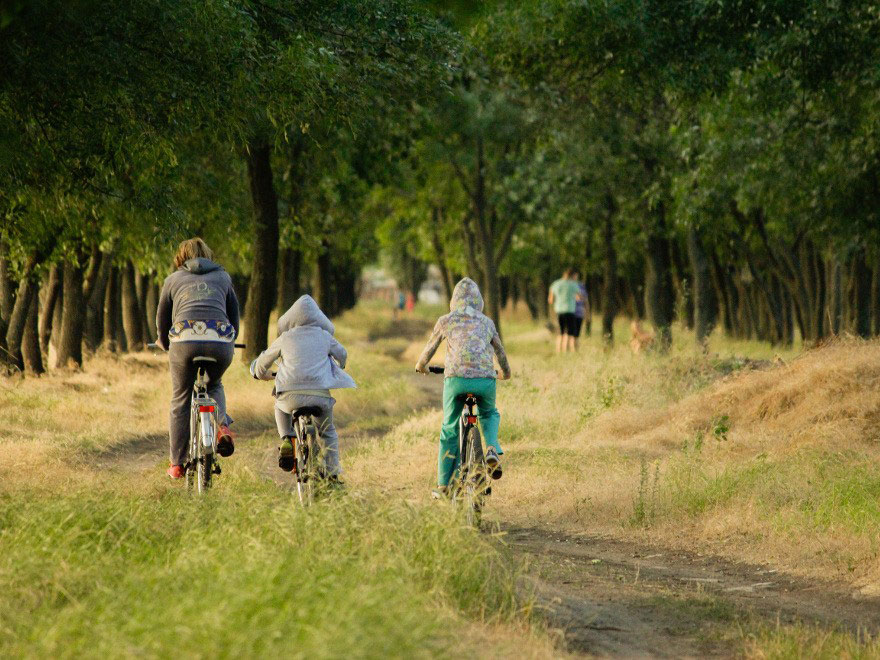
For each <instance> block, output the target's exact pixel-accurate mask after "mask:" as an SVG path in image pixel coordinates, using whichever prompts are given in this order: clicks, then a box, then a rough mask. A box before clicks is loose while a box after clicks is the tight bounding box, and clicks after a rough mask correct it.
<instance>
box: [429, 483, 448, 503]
mask: <svg viewBox="0 0 880 660" xmlns="http://www.w3.org/2000/svg"><path fill="white" fill-rule="evenodd" d="M431 497H432V498H434V499H435V500H448V499H449V486H437V487H436V488H432V489H431Z"/></svg>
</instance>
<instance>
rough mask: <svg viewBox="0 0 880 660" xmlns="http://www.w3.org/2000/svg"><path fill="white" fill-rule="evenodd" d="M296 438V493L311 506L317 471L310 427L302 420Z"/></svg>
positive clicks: (303, 501)
mask: <svg viewBox="0 0 880 660" xmlns="http://www.w3.org/2000/svg"><path fill="white" fill-rule="evenodd" d="M297 424H298V426H297V430H296V439H295V444H294V456H295V457H296V493H297V495H298V496H299V503H300V504H302V505H303V506H310V505H311V504H312V502H313V501H314V490H315V482H314V478H315V473H314V470H313V465H314V461H315V458H314V456H313V454H314V452H313V451H311V449H312V446H313V443H312V442H311V439H312V438H311V435H310V433H309V430H308V427H307V425H306V424H305V423H303V422H302V421H298V422H297Z"/></svg>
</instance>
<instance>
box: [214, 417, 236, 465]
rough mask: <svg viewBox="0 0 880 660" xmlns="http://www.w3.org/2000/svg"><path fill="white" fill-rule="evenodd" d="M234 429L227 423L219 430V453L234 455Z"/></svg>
mask: <svg viewBox="0 0 880 660" xmlns="http://www.w3.org/2000/svg"><path fill="white" fill-rule="evenodd" d="M232 437H233V436H232V431H230V430H229V427H228V426H226V425H225V424H224V425H223V426H221V427H220V430H219V431H217V453H218V454H220V455H221V456H223V457H224V458H226V457H227V456H232V453H233V452H234V451H235V443H234V442H233V441H232Z"/></svg>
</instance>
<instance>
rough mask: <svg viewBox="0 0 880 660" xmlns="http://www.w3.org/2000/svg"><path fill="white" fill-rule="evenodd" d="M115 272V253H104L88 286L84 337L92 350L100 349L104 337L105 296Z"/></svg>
mask: <svg viewBox="0 0 880 660" xmlns="http://www.w3.org/2000/svg"><path fill="white" fill-rule="evenodd" d="M112 273H113V253H112V252H107V253H104V254H103V256H102V257H101V260H100V265H99V267H98V269H97V271H96V273H95V278H94V280H93V281H92V284H91V286H90V287H89V288H88V291H87V293H88V295H87V298H86V321H85V330H84V332H83V338H84V339H85V344H86V348H87V349H88V350H90V351H96V350H98V347H99V346H100V345H101V340H102V339H103V337H104V328H103V325H104V298H105V293H106V290H107V283H108V280H109V279H110V276H111V274H112Z"/></svg>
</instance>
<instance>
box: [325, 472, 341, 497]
mask: <svg viewBox="0 0 880 660" xmlns="http://www.w3.org/2000/svg"><path fill="white" fill-rule="evenodd" d="M327 487H328V488H330V490H331V491H333V492H336V493H341V492H342V491H344V490H345V482H343V481H342V479H340V478H339V475H338V474H331V475H329V476H328V477H327Z"/></svg>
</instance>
